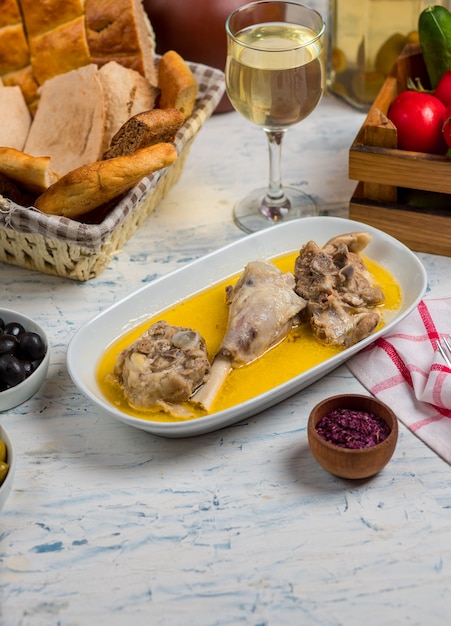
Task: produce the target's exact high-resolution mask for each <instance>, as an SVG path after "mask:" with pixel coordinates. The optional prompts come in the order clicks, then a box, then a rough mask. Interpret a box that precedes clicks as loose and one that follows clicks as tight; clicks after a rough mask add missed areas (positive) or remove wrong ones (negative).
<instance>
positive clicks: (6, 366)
mask: <svg viewBox="0 0 451 626" xmlns="http://www.w3.org/2000/svg"><path fill="white" fill-rule="evenodd" d="M26 376H27V373H26V370H25V367H24V364H23V362H22V361H20V360H19V359H18V358H17V357H15V356H13V355H11V354H2V355H1V356H0V380H2V381H3V383H5V384H6V385H8V386H10V387H15V386H16V385H18V384H19V383H21V382H22V381H23V380H25V378H26Z"/></svg>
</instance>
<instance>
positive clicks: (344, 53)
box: [328, 0, 448, 111]
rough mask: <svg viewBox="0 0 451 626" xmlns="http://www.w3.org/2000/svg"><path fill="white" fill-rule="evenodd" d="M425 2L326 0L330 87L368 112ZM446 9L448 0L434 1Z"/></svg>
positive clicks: (412, 39) (414, 39)
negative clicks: (327, 2)
mask: <svg viewBox="0 0 451 626" xmlns="http://www.w3.org/2000/svg"><path fill="white" fill-rule="evenodd" d="M430 4H431V2H430V0H429V1H428V0H359V1H358V2H357V1H356V0H330V2H329V20H328V21H329V24H330V27H329V56H328V87H329V91H331V92H332V93H334V94H335V95H337V96H340V97H341V98H343V99H344V100H346V101H347V102H349V103H350V104H352V105H353V106H355V107H356V108H358V109H361V110H364V111H366V110H368V109H369V108H370V106H371V103H372V102H373V100H374V98H375V97H376V95H377V93H378V91H379V89H380V88H381V86H382V84H383V82H384V80H385V78H386V76H387V75H388V74H389V73H390V71H391V69H392V67H393V64H394V63H395V61H396V59H397V57H398V56H399V54H400V52H401V51H402V49H403V48H404V46H405V45H406V44H407V43H418V30H417V29H418V18H419V15H420V13H421V11H422V10H423V9H425V8H426V7H427V6H428V5H430ZM434 4H441V5H443V6H446V7H447V8H448V0H442V1H440V0H434Z"/></svg>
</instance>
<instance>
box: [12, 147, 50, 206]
mask: <svg viewBox="0 0 451 626" xmlns="http://www.w3.org/2000/svg"><path fill="white" fill-rule="evenodd" d="M0 174H3V176H6V177H7V178H9V179H11V180H13V181H15V182H17V183H18V184H19V185H20V186H21V187H22V188H24V189H26V190H28V191H31V192H33V193H34V194H36V195H37V194H42V193H43V192H44V191H46V190H47V188H48V187H50V186H51V185H53V184H54V183H55V182H56V181H57V180H58V176H57V174H56V173H55V172H54V171H53V170H52V169H51V166H50V158H49V157H33V156H31V155H29V154H26V153H24V152H22V151H20V150H16V149H15V148H2V147H0Z"/></svg>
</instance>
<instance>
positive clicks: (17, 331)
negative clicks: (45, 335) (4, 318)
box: [3, 322, 25, 337]
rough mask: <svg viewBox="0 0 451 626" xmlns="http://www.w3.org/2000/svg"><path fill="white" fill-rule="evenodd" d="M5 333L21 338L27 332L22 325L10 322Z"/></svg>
mask: <svg viewBox="0 0 451 626" xmlns="http://www.w3.org/2000/svg"><path fill="white" fill-rule="evenodd" d="M3 332H4V333H9V334H10V335H14V336H15V337H20V336H21V335H22V334H23V333H24V332H25V328H24V327H23V326H22V324H20V322H9V323H8V324H5V327H4V329H3Z"/></svg>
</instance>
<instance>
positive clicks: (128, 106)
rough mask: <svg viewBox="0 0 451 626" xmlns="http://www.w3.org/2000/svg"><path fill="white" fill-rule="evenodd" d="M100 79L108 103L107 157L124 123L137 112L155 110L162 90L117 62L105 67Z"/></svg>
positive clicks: (104, 138)
mask: <svg viewBox="0 0 451 626" xmlns="http://www.w3.org/2000/svg"><path fill="white" fill-rule="evenodd" d="M98 76H99V79H100V82H101V85H102V88H103V93H104V102H105V129H104V136H103V142H102V148H101V152H100V154H103V153H104V152H105V150H106V149H107V148H108V146H109V145H110V141H111V139H112V137H113V135H115V134H116V133H117V131H118V130H119V128H120V127H121V126H122V124H124V123H125V122H126V121H127V120H128V119H130V118H131V117H132V116H133V115H136V113H141V111H148V110H149V109H153V107H154V104H155V99H156V97H157V95H158V93H159V91H158V89H157V87H153V86H152V85H151V84H150V83H149V81H148V80H147V79H146V78H144V76H141V74H139V73H138V72H136V71H135V70H131V69H129V68H126V67H123V66H122V65H119V63H116V62H115V61H110V62H109V63H107V64H106V65H103V66H102V67H101V68H100V70H99V74H98Z"/></svg>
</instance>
